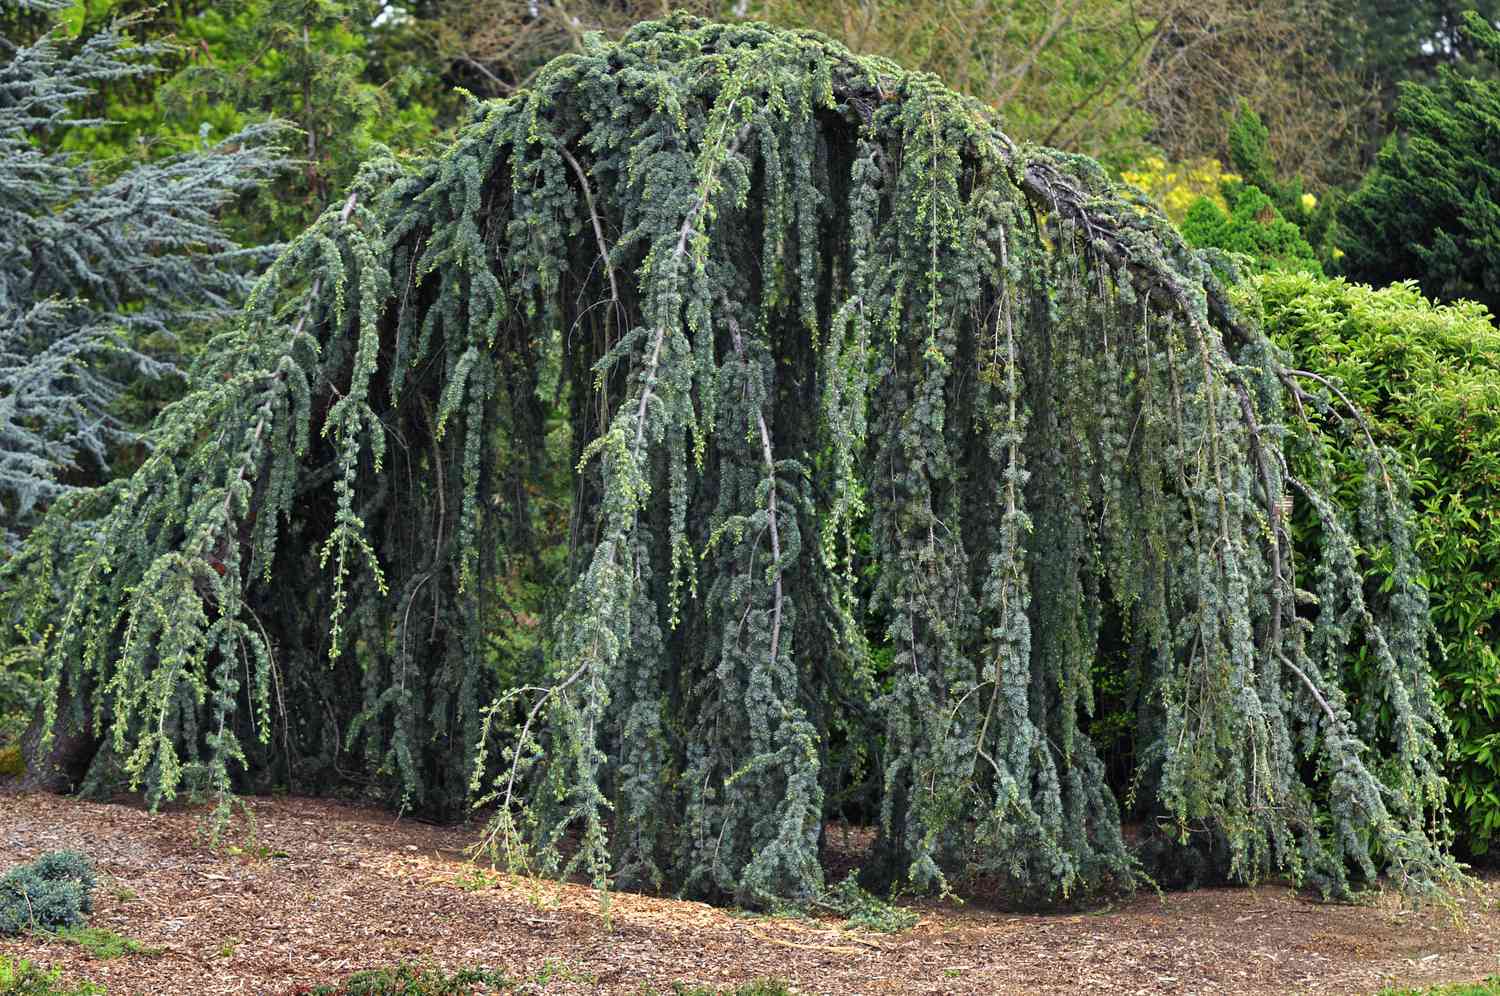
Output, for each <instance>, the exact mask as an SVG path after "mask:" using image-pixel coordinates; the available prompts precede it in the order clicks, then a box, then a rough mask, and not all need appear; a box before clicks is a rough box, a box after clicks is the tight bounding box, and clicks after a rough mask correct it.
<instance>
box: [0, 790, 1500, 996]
mask: <svg viewBox="0 0 1500 996" xmlns="http://www.w3.org/2000/svg"><path fill="white" fill-rule="evenodd" d="M248 805H249V808H250V809H251V810H252V812H253V815H254V832H253V834H251V833H249V831H248V829H247V827H248V823H247V822H246V821H244V820H241V821H239V822H237V823H236V825H235V827H234V828H233V829H232V830H231V833H230V835H229V836H228V837H227V838H226V843H227V844H228V845H229V846H223V845H221V847H220V848H219V849H218V850H217V851H215V850H213V849H211V848H210V847H209V846H208V845H207V842H206V840H205V838H204V836H203V828H204V826H205V819H206V814H205V813H204V812H202V811H182V810H179V811H173V812H163V813H159V814H155V815H153V814H151V813H148V812H146V811H144V810H143V809H142V808H141V807H140V806H139V805H137V804H99V803H87V802H80V801H76V800H72V799H65V798H59V797H55V796H46V795H5V796H0V870H3V869H4V868H7V867H9V866H11V865H13V864H16V863H19V862H22V861H28V860H31V859H32V858H35V857H36V856H37V855H39V854H42V853H44V852H46V851H51V850H57V849H59V848H63V847H71V848H77V849H79V850H82V851H84V852H85V853H87V854H89V855H90V856H91V857H93V858H94V860H95V861H96V862H97V863H98V865H99V866H100V869H101V871H102V873H103V874H102V880H101V884H100V887H99V889H98V890H97V892H96V894H95V903H96V910H95V913H94V915H93V917H92V919H91V923H92V924H93V925H94V926H99V927H107V928H110V929H112V930H114V931H117V932H119V933H121V934H124V935H126V936H128V937H131V938H134V939H135V940H137V941H139V942H141V943H142V944H144V945H147V946H149V947H155V948H160V949H162V950H161V952H160V953H159V954H156V955H133V956H128V957H125V958H120V959H114V960H109V961H97V960H94V959H92V958H91V957H90V956H89V955H88V954H87V953H85V952H84V951H83V950H82V949H81V948H78V947H76V946H72V945H67V944H62V943H58V942H55V941H50V942H49V941H47V940H45V939H43V938H40V937H36V936H27V937H20V938H0V954H6V955H11V956H16V955H20V956H23V957H25V958H27V959H29V960H31V961H33V962H37V963H41V964H46V965H53V966H58V967H61V968H62V969H63V970H64V971H65V973H67V975H68V976H69V977H70V978H74V979H80V978H86V979H90V980H92V981H94V982H97V983H100V984H102V985H105V986H106V987H107V988H108V991H109V993H110V994H111V996H131V994H145V993H150V994H171V996H178V994H183V996H188V994H205V996H207V994H220V993H254V994H276V996H281V994H285V993H288V992H289V991H291V990H292V989H293V988H294V987H295V986H296V985H298V984H307V985H315V984H319V983H329V982H334V981H337V980H338V979H340V978H342V977H344V976H346V975H348V974H350V973H352V972H354V971H357V970H360V969H365V968H376V967H382V966H389V965H392V964H394V963H397V962H400V961H421V962H425V963H428V964H432V965H438V966H443V967H446V968H448V969H457V968H460V967H475V966H484V967H488V968H492V969H503V970H505V971H506V972H508V973H509V974H510V975H511V976H513V977H515V978H517V979H525V980H529V981H528V982H527V984H526V985H525V986H523V987H522V990H521V991H522V992H541V993H547V994H553V993H557V994H569V993H618V994H632V996H636V994H639V993H641V992H642V990H643V988H644V987H648V986H650V987H655V988H657V989H659V990H661V991H664V992H669V991H670V988H671V985H672V984H673V983H674V982H682V983H686V984H689V985H695V986H696V985H704V986H712V987H720V988H726V989H727V988H732V987H734V986H735V985H737V984H739V983H742V982H745V981H749V980H753V979H760V978H768V977H775V978H779V979H782V980H785V981H786V982H787V983H788V984H789V985H790V986H791V988H792V990H793V991H794V992H798V993H839V994H846V993H847V994H854V993H859V994H865V993H868V994H876V993H882V994H884V993H984V994H991V993H994V994H1001V993H1025V994H1051V993H1056V994H1064V993H1066V994H1076V993H1085V992H1087V993H1121V994H1132V993H1141V994H1153V996H1154V994H1163V993H1224V994H1233V996H1239V994H1252V993H1265V994H1271V993H1275V994H1282V993H1293V992H1297V993H1302V992H1305V993H1371V992H1374V991H1375V990H1377V989H1379V988H1381V987H1382V986H1384V985H1388V984H1392V983H1400V984H1403V985H1414V984H1418V983H1420V984H1424V985H1425V984H1431V983H1433V982H1439V981H1456V980H1476V979H1480V978H1483V977H1484V976H1485V975H1487V974H1490V973H1494V972H1497V971H1500V877H1492V878H1490V879H1487V880H1486V881H1484V882H1482V883H1481V886H1480V888H1479V889H1478V890H1477V891H1476V892H1475V893H1474V894H1473V895H1471V896H1467V897H1465V898H1463V899H1462V900H1461V901H1460V904H1459V908H1458V909H1457V910H1443V909H1440V908H1436V907H1424V908H1422V909H1418V910H1410V909H1404V908H1403V907H1402V904H1400V903H1399V902H1397V901H1396V899H1395V898H1393V897H1380V898H1378V899H1376V900H1374V901H1372V902H1370V903H1367V904H1364V905H1357V906H1349V905H1332V904H1319V903H1316V902H1313V901H1310V900H1309V899H1307V898H1306V897H1302V896H1299V895H1297V894H1295V893H1293V892H1292V891H1291V890H1289V889H1287V888H1286V887H1284V886H1261V887H1258V888H1233V889H1202V890H1198V891H1195V892H1184V893H1172V894H1168V895H1167V896H1165V897H1158V896H1156V895H1153V894H1149V893H1148V894H1142V895H1138V896H1136V897H1134V898H1132V899H1130V900H1128V901H1125V902H1123V903H1121V904H1119V905H1118V906H1116V907H1114V908H1112V909H1109V910H1106V911H1103V912H1098V913H1089V914H1083V915H1069V916H1016V915H1011V914H1005V913H997V912H991V911H985V910H980V909H977V908H974V907H973V906H962V907H961V906H957V905H954V904H936V903H931V904H923V905H921V906H920V907H919V910H920V912H921V914H922V919H921V922H920V923H919V924H918V925H917V926H916V927H914V928H912V929H910V930H907V931H905V932H902V933H899V934H878V933H869V932H864V931H857V930H849V929H845V928H844V927H843V925H841V924H839V923H838V922H835V921H827V922H820V921H807V920H797V919H770V918H753V917H746V916H743V915H738V916H737V915H735V914H733V913H732V912H728V911H725V910H720V909H716V908H713V907H710V906H705V905H703V904H701V903H691V902H678V901H674V900H669V899H660V898H653V897H648V896H640V895H633V894H624V893H617V894H614V895H612V896H611V897H610V901H609V908H608V910H607V912H606V911H605V910H602V909H601V905H600V899H599V896H598V894H597V893H595V892H594V891H592V890H590V889H588V888H587V887H584V886H578V885H571V884H564V885H560V884H558V883H555V882H535V881H531V880H525V879H512V878H508V877H504V876H498V875H496V876H490V875H486V876H484V877H483V879H482V880H481V879H480V878H478V877H476V870H475V869H474V867H473V866H471V865H469V864H468V863H467V862H466V860H465V858H464V853H463V852H464V848H465V847H467V846H468V845H469V844H470V843H471V842H472V841H473V840H474V838H475V835H476V831H475V829H474V828H472V827H471V828H440V827H433V826H428V825H425V824H421V823H415V822H412V821H410V820H399V821H393V817H392V815H391V814H390V813H388V812H385V811H382V810H379V809H373V808H366V807H359V806H352V805H347V804H341V803H336V802H331V801H327V800H316V799H297V798H292V799H256V800H251V801H250V802H249V803H248ZM231 847H232V848H236V849H238V852H239V853H232V852H231V850H230V848H231ZM466 884H467V885H468V888H465V885H466ZM476 884H478V885H480V886H481V887H479V888H475V887H474V886H475V885H476Z"/></svg>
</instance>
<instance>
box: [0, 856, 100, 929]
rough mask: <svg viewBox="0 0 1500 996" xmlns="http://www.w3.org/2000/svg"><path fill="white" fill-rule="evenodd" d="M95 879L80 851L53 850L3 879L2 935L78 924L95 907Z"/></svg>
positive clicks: (0, 881) (0, 894)
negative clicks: (93, 895)
mask: <svg viewBox="0 0 1500 996" xmlns="http://www.w3.org/2000/svg"><path fill="white" fill-rule="evenodd" d="M95 884H96V879H95V877H94V868H93V865H92V864H91V863H90V862H89V859H88V858H86V857H84V856H83V855H82V854H79V853H78V852H77V851H53V852H52V853H51V854H44V855H42V856H41V857H40V858H38V859H36V860H35V861H33V862H32V863H31V864H29V865H19V866H17V867H15V868H12V869H11V870H10V871H8V872H6V873H5V875H4V877H3V878H0V934H17V933H20V932H21V931H23V930H27V929H33V930H56V929H58V928H61V927H76V926H80V925H81V924H82V923H83V920H84V917H85V915H87V914H88V913H89V912H91V911H92V910H93V908H94V903H93V897H92V895H91V893H92V892H93V889H94V885H95Z"/></svg>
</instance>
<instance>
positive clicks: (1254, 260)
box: [1182, 184, 1322, 273]
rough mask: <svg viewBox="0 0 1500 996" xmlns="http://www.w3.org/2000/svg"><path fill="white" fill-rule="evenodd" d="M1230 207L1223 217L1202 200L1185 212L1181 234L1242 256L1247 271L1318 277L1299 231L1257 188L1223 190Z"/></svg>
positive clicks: (1199, 243) (1235, 186)
mask: <svg viewBox="0 0 1500 996" xmlns="http://www.w3.org/2000/svg"><path fill="white" fill-rule="evenodd" d="M1225 196H1226V197H1227V198H1229V199H1230V202H1231V204H1232V205H1233V206H1232V207H1231V208H1230V210H1229V213H1228V214H1225V213H1224V212H1223V211H1221V210H1219V206H1218V205H1217V204H1215V203H1214V202H1213V201H1212V200H1210V199H1209V198H1207V197H1200V198H1199V199H1198V200H1197V201H1196V202H1195V203H1194V204H1193V206H1192V207H1190V208H1188V213H1187V217H1186V218H1185V219H1184V220H1183V223H1182V234H1183V237H1184V238H1186V239H1187V240H1188V241H1189V242H1191V243H1192V244H1193V245H1195V246H1200V247H1204V248H1208V247H1212V248H1215V249H1224V250H1227V251H1229V252H1235V253H1244V254H1245V255H1247V256H1249V257H1250V269H1251V270H1253V271H1255V272H1263V271H1266V270H1306V271H1308V272H1313V273H1321V272H1322V267H1321V266H1320V265H1319V263H1318V256H1317V253H1315V252H1314V251H1313V247H1312V246H1311V245H1309V244H1308V242H1307V240H1306V239H1304V238H1303V237H1302V230H1301V229H1300V228H1298V227H1297V226H1296V225H1294V224H1292V223H1291V222H1290V221H1287V220H1286V218H1285V216H1283V215H1282V213H1281V211H1280V209H1278V208H1277V206H1276V205H1275V203H1273V202H1272V200H1271V198H1270V197H1269V196H1267V195H1266V193H1265V192H1264V191H1262V190H1261V189H1260V188H1259V187H1253V186H1250V185H1249V184H1233V185H1230V188H1229V189H1228V190H1226V191H1225Z"/></svg>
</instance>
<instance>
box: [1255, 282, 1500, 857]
mask: <svg viewBox="0 0 1500 996" xmlns="http://www.w3.org/2000/svg"><path fill="white" fill-rule="evenodd" d="M1246 289H1247V291H1248V292H1249V293H1250V294H1251V295H1252V296H1254V297H1258V299H1259V306H1260V307H1261V308H1262V309H1263V312H1264V315H1263V318H1264V322H1265V326H1264V327H1265V328H1266V330H1267V331H1268V332H1271V333H1272V334H1273V335H1274V336H1275V337H1276V339H1277V340H1278V341H1279V342H1280V343H1281V344H1282V345H1283V346H1285V347H1287V348H1289V349H1290V350H1292V352H1293V353H1294V355H1295V356H1296V359H1297V362H1298V363H1299V364H1300V365H1301V366H1303V367H1304V368H1306V369H1307V370H1309V371H1311V372H1312V373H1316V374H1321V375H1323V376H1327V377H1330V378H1336V380H1337V382H1338V383H1340V384H1341V385H1342V387H1343V390H1344V391H1345V392H1346V393H1347V394H1348V395H1349V397H1350V398H1351V399H1353V400H1354V401H1355V402H1357V403H1358V404H1359V405H1360V407H1362V408H1364V409H1365V410H1366V411H1367V412H1369V413H1370V414H1371V418H1372V422H1371V428H1372V430H1373V431H1374V433H1375V435H1376V436H1377V438H1378V440H1379V441H1380V442H1381V443H1382V444H1384V445H1389V446H1390V447H1392V448H1393V449H1395V450H1397V451H1399V452H1400V454H1401V455H1402V456H1403V457H1404V458H1405V463H1406V465H1407V469H1408V473H1409V474H1410V476H1411V482H1412V489H1413V492H1414V495H1413V497H1414V498H1415V504H1416V507H1417V508H1418V510H1419V521H1418V527H1417V529H1418V532H1417V547H1418V550H1419V552H1420V554H1421V556H1422V559H1423V562H1424V569H1425V572H1426V581H1427V587H1428V589H1429V591H1430V594H1431V605H1432V618H1433V622H1434V624H1435V626H1436V631H1437V640H1438V642H1439V643H1440V645H1441V648H1442V651H1443V653H1442V655H1441V657H1439V658H1437V661H1438V663H1437V672H1438V677H1439V681H1440V701H1441V702H1442V704H1443V706H1444V708H1445V709H1446V711H1447V714H1448V717H1449V720H1450V723H1451V734H1450V735H1451V745H1450V746H1451V759H1450V762H1449V769H1448V777H1449V780H1450V782H1451V786H1452V793H1453V794H1452V798H1453V802H1454V810H1455V817H1456V818H1455V821H1454V823H1455V827H1456V829H1457V831H1458V833H1459V838H1460V839H1459V844H1460V845H1461V846H1463V847H1465V848H1466V849H1467V850H1469V851H1470V852H1472V853H1474V854H1483V853H1485V852H1487V851H1489V850H1491V849H1492V848H1495V847H1496V846H1497V841H1496V837H1497V835H1500V653H1497V641H1500V330H1497V329H1496V327H1495V325H1494V324H1493V322H1492V320H1491V317H1490V315H1489V313H1488V312H1487V311H1486V310H1485V308H1484V307H1482V306H1481V305H1478V304H1473V303H1467V302H1465V303H1460V304H1457V305H1451V306H1439V305H1434V304H1433V303H1431V302H1429V301H1428V300H1427V299H1426V298H1424V297H1423V296H1422V294H1421V293H1420V292H1419V291H1418V290H1417V288H1416V285H1415V284H1414V283H1404V284H1396V285H1393V286H1391V287H1387V288H1384V289H1381V290H1372V289H1370V288H1369V287H1365V286H1361V285H1355V284H1349V283H1347V282H1345V281H1343V280H1341V279H1324V278H1322V277H1316V276H1312V275H1309V274H1305V273H1289V272H1271V273H1266V274H1264V275H1262V276H1259V277H1256V278H1254V279H1253V280H1252V281H1251V282H1250V284H1249V285H1248V287H1247V288H1246ZM1335 423H1336V420H1333V419H1329V420H1328V423H1327V428H1328V430H1329V432H1332V433H1338V432H1342V431H1344V430H1346V429H1349V428H1352V427H1351V426H1349V425H1348V424H1347V422H1346V423H1345V425H1344V426H1342V427H1339V426H1337V425H1336V424H1335ZM1347 452H1348V457H1347V459H1346V460H1344V459H1341V460H1340V462H1339V465H1338V466H1337V468H1336V471H1335V472H1336V474H1338V475H1340V477H1341V478H1342V482H1341V483H1342V485H1343V487H1344V491H1345V494H1346V495H1347V497H1348V499H1349V500H1350V501H1351V502H1357V500H1358V487H1357V483H1358V479H1359V478H1360V477H1361V476H1362V474H1363V466H1364V465H1363V461H1362V459H1361V457H1360V456H1359V455H1358V454H1357V453H1355V452H1354V451H1353V450H1352V449H1350V450H1348V451H1347Z"/></svg>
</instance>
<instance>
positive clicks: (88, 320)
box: [0, 0, 284, 549]
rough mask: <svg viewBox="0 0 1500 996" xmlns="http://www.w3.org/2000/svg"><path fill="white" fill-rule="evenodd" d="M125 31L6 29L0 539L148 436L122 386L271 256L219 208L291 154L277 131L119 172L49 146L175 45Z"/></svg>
mask: <svg viewBox="0 0 1500 996" xmlns="http://www.w3.org/2000/svg"><path fill="white" fill-rule="evenodd" d="M22 6H23V7H30V8H33V9H34V10H35V11H37V12H38V16H44V15H46V14H47V13H48V12H50V11H52V10H55V9H60V8H61V7H64V6H66V4H62V3H56V2H50V0H30V2H28V3H23V4H22ZM127 27H128V25H124V24H120V25H116V26H114V27H112V28H109V29H107V30H104V31H101V32H99V33H97V34H95V35H94V36H93V37H91V38H90V39H89V40H88V41H87V42H85V43H82V44H81V45H78V46H76V47H73V48H72V49H71V50H70V49H69V48H68V47H66V46H65V39H63V38H62V37H60V36H59V34H58V33H57V32H55V31H54V32H52V33H48V34H45V35H43V36H42V38H41V39H40V40H39V41H37V42H36V43H34V44H31V45H16V44H14V43H13V42H11V41H10V40H8V39H5V38H0V231H4V233H5V235H4V238H3V241H0V549H4V548H6V547H9V546H10V545H12V544H13V543H14V541H15V539H16V536H15V533H16V531H17V530H20V529H24V528H26V527H28V526H29V525H30V524H31V521H32V519H33V512H34V510H35V509H36V507H37V506H38V505H45V504H46V503H48V502H50V501H52V500H54V499H56V498H57V497H58V496H59V495H60V494H62V493H64V492H66V491H67V490H68V489H69V485H70V484H77V483H79V482H80V481H84V482H86V481H88V480H89V479H91V478H97V477H99V476H102V475H105V474H107V472H108V469H109V462H110V459H111V457H112V456H113V455H114V453H115V452H116V451H117V450H118V448H119V447H121V446H123V445H127V444H133V443H135V442H137V438H136V436H135V433H134V429H135V428H137V427H136V426H133V425H130V424H129V423H128V422H127V421H126V420H124V419H123V418H122V417H121V413H120V411H119V410H118V406H117V404H116V402H117V400H118V398H119V395H120V393H121V391H122V390H123V389H124V385H125V384H127V383H128V382H130V381H131V380H136V379H142V378H153V377H159V376H161V375H163V374H166V373H170V372H172V370H173V367H172V365H171V362H170V360H171V357H172V356H173V355H174V354H176V353H178V352H179V351H178V350H176V349H173V348H172V343H173V341H174V337H175V336H177V335H179V334H181V333H182V332H184V331H185V330H187V329H189V328H192V327H193V326H194V325H195V324H199V323H202V322H204V321H208V320H222V319H225V318H228V317H229V316H231V315H233V314H234V313H235V312H236V311H237V309H238V308H239V306H240V305H241V304H242V303H243V301H244V298H245V294H246V293H247V292H248V291H249V288H250V284H251V276H252V274H253V272H254V270H256V269H258V267H259V266H261V265H264V263H265V262H266V261H267V260H268V254H267V253H266V252H265V251H263V250H246V249H242V248H241V247H240V246H238V245H236V244H235V243H234V242H233V241H232V240H231V239H230V238H228V237H227V236H226V235H225V234H224V233H223V231H222V230H221V229H220V227H219V224H218V217H217V216H218V213H219V211H220V209H221V208H222V207H223V206H224V205H225V204H226V203H228V202H229V201H231V200H233V199H234V197H236V196H237V195H238V194H240V193H241V192H244V191H246V190H249V189H251V188H252V187H253V186H254V185H255V184H257V183H259V182H262V181H264V180H265V179H267V178H268V177H270V176H272V175H274V174H275V173H276V172H277V171H278V170H279V169H281V168H282V166H283V165H284V161H283V160H282V159H281V158H280V157H279V155H278V152H277V150H276V149H275V148H274V137H275V135H276V132H277V129H276V128H274V127H270V126H261V127H257V128H252V129H250V130H247V131H244V132H241V133H239V134H236V135H234V136H233V137H231V138H230V139H228V140H226V141H225V142H223V143H221V144H219V145H217V146H215V147H213V148H209V149H204V150H202V151H200V152H197V153H191V154H187V155H182V156H176V157H173V158H170V159H165V160H162V161H160V162H155V163H151V164H147V165H141V166H136V167H134V168H133V169H130V170H127V171H125V172H123V173H120V174H119V175H115V176H110V175H107V174H103V175H101V173H102V170H103V167H101V166H100V164H96V163H88V162H83V161H79V160H77V159H76V158H74V157H72V156H70V155H67V154H64V153H58V152H49V151H47V148H48V142H53V141H54V140H58V139H60V137H61V136H62V134H63V133H64V132H66V131H68V130H70V129H88V128H95V127H99V126H100V125H102V124H103V122H101V121H98V120H94V119H85V118H80V117H78V116H77V115H76V114H75V113H73V110H72V109H73V108H74V106H75V105H76V104H78V103H79V102H80V101H82V100H83V99H84V98H86V97H88V96H89V94H90V92H91V88H92V87H94V86H97V85H98V84H99V83H101V82H103V81H108V80H117V79H122V78H129V77H135V76H141V75H145V74H149V73H151V72H154V71H155V67H154V66H153V64H152V61H151V60H152V59H153V58H154V57H156V56H158V55H160V54H161V51H162V50H161V48H160V47H159V46H153V45H144V46H129V45H128V44H127V41H126V29H127Z"/></svg>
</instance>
